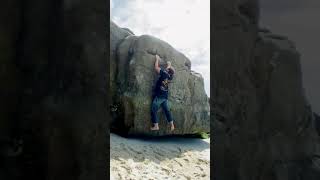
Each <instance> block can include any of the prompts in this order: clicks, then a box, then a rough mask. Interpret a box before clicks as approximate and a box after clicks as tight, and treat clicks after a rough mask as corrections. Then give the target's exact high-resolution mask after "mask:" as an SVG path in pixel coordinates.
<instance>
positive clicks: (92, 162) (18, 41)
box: [0, 0, 108, 180]
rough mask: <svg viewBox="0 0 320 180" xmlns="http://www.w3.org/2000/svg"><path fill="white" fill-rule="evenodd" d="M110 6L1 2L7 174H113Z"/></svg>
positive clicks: (0, 173)
mask: <svg viewBox="0 0 320 180" xmlns="http://www.w3.org/2000/svg"><path fill="white" fill-rule="evenodd" d="M106 7H107V5H106V2H105V1H101V0H94V1H85V0H71V1H63V0H58V1H53V0H49V1H39V0H30V1H6V2H5V3H3V4H2V6H1V7H0V9H1V10H0V12H1V13H0V18H1V21H0V23H1V30H0V46H1V54H0V58H1V62H0V63H1V71H0V74H1V77H0V80H1V81H0V83H1V88H0V89H1V102H0V104H1V111H0V118H1V124H0V130H1V138H2V139H1V142H0V148H1V154H0V159H1V160H0V179H20V178H21V179H22V178H23V179H29V178H30V179H35V180H37V179H39V180H40V179H41V180H43V179H61V180H64V179H68V180H72V179H79V180H84V179H105V178H106V176H107V175H106V169H105V167H106V163H107V162H108V160H107V157H106V154H105V152H106V150H107V145H106V129H107V122H106V117H107V115H106V114H107V106H106V101H107V93H106V85H107V74H106V73H107V69H106V67H107V59H108V57H106V51H107V46H106V45H107V43H106V42H107V40H106V37H107V35H108V34H107V27H108V19H107V18H106V14H107V10H106V9H107V8H106ZM2 85H3V86H2ZM3 87H4V88H3ZM2 93H4V94H5V95H6V94H8V93H9V96H6V98H5V99H2V96H3V94H2ZM2 107H5V108H2ZM13 114H14V115H13ZM3 129H4V130H6V131H3Z"/></svg>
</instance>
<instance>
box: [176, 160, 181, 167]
mask: <svg viewBox="0 0 320 180" xmlns="http://www.w3.org/2000/svg"><path fill="white" fill-rule="evenodd" d="M174 161H175V162H176V163H178V164H179V165H180V167H182V166H183V165H182V164H181V163H180V162H179V161H177V160H174Z"/></svg>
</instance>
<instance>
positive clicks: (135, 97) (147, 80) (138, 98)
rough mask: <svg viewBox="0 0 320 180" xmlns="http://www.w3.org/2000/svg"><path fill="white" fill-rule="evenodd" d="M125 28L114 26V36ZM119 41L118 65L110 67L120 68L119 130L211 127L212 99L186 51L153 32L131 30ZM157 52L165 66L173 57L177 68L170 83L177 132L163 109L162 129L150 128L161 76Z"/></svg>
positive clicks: (137, 131)
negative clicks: (137, 34)
mask: <svg viewBox="0 0 320 180" xmlns="http://www.w3.org/2000/svg"><path fill="white" fill-rule="evenodd" d="M111 26H113V25H112V23H111ZM121 30H123V29H119V28H117V29H113V28H111V32H110V33H111V37H112V36H116V34H117V33H118V31H121ZM114 31H115V32H114ZM123 31H124V30H123ZM126 32H127V33H129V31H126ZM111 39H112V38H111ZM119 42H121V43H120V44H118V46H117V54H116V59H115V61H116V66H111V67H110V68H115V70H113V72H116V73H115V74H114V76H115V77H114V78H115V79H116V84H115V85H113V86H112V87H114V88H116V89H117V93H116V96H115V97H114V99H113V105H114V109H113V114H114V118H115V122H114V123H113V127H114V128H115V129H116V132H121V133H125V134H131V135H155V136H159V135H169V134H193V133H196V132H209V131H210V119H209V118H210V116H209V111H210V109H209V100H208V97H207V95H206V94H205V90H204V82H203V78H202V77H201V75H200V74H198V73H196V72H193V71H192V70H191V62H190V60H189V59H188V58H187V57H186V56H185V55H183V54H182V53H180V52H179V51H177V50H175V49H174V48H173V47H172V46H170V45H169V44H168V43H166V42H164V41H162V40H160V39H157V38H155V37H152V36H149V35H142V36H135V35H133V34H132V33H130V34H128V35H127V36H125V38H123V40H121V41H119ZM155 54H159V55H160V57H161V58H162V61H161V62H160V64H161V66H164V65H165V62H166V61H171V62H172V65H173V67H174V68H175V70H176V73H175V77H174V80H173V83H171V84H170V85H169V106H170V110H171V112H172V115H173V118H174V121H175V125H176V130H175V131H174V132H170V131H169V128H168V126H167V124H166V119H165V116H164V114H163V113H161V115H160V114H159V117H160V118H159V120H160V131H158V132H151V131H150V126H151V114H150V110H151V100H152V90H153V88H154V87H153V86H154V84H155V82H156V80H157V74H156V72H155V70H154V63H155ZM111 58H113V57H111ZM111 61H114V60H111ZM111 79H112V78H111Z"/></svg>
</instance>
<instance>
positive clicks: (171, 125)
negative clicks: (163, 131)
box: [170, 122, 174, 131]
mask: <svg viewBox="0 0 320 180" xmlns="http://www.w3.org/2000/svg"><path fill="white" fill-rule="evenodd" d="M170 130H171V131H173V130H174V124H173V122H170Z"/></svg>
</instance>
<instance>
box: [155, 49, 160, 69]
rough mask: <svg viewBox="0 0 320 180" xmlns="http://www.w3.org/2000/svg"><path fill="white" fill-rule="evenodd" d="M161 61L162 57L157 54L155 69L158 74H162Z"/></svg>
mask: <svg viewBox="0 0 320 180" xmlns="http://www.w3.org/2000/svg"><path fill="white" fill-rule="evenodd" d="M159 60H160V57H159V56H158V55H157V54H156V62H155V63H154V69H155V70H156V72H157V73H158V74H159V73H160V66H159Z"/></svg>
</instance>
